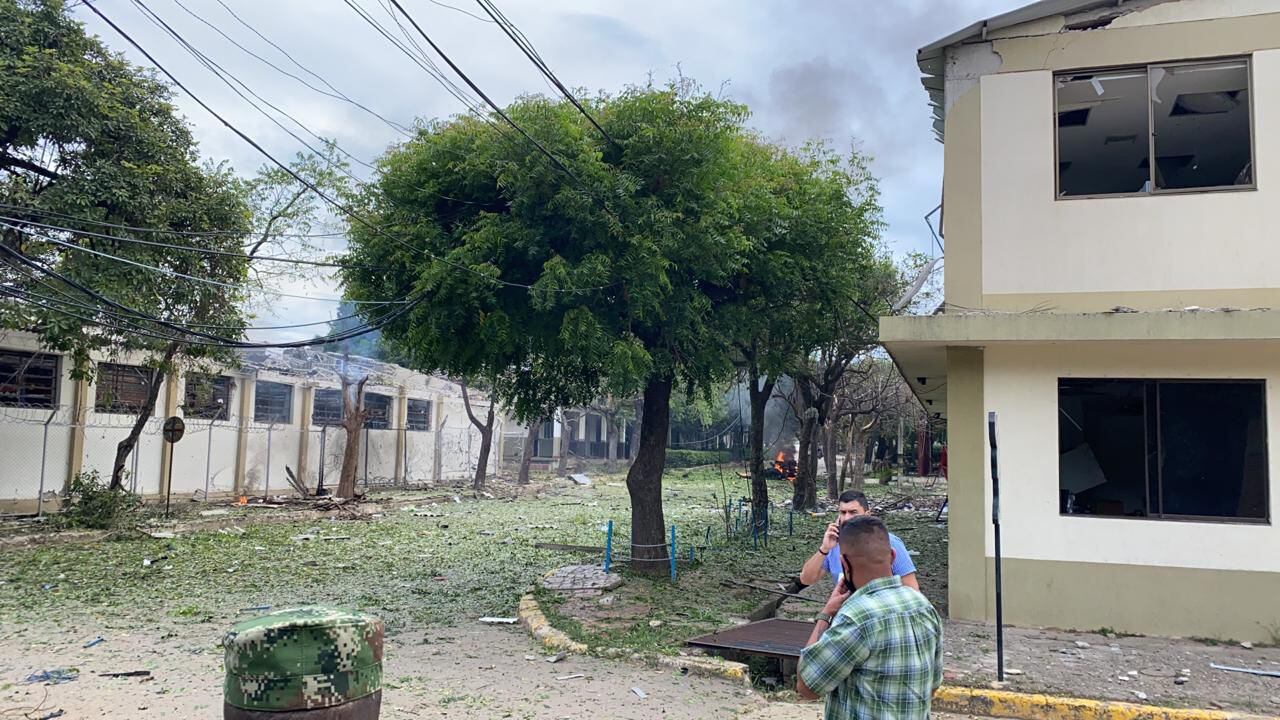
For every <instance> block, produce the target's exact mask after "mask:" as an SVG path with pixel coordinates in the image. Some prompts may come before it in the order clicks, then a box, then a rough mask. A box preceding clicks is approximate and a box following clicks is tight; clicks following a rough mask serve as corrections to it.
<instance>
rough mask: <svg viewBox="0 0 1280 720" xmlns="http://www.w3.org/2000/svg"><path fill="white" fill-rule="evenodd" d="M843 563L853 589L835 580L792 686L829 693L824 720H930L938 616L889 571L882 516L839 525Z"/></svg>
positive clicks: (938, 671)
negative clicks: (855, 588) (854, 588)
mask: <svg viewBox="0 0 1280 720" xmlns="http://www.w3.org/2000/svg"><path fill="white" fill-rule="evenodd" d="M840 556H841V557H840V562H841V563H842V565H843V567H844V577H845V578H852V581H853V586H854V587H857V588H858V590H857V592H852V591H851V589H850V587H848V586H847V585H845V583H844V582H837V583H836V588H835V590H834V591H833V592H832V593H831V598H830V599H828V600H827V604H826V606H825V607H824V608H823V611H822V613H820V614H819V615H818V617H817V622H816V624H815V625H814V629H813V634H812V635H810V636H809V643H808V645H807V646H806V647H805V649H804V652H803V653H801V655H800V669H799V673H798V677H797V680H796V690H797V691H798V692H799V693H800V694H801V695H802V696H804V697H806V698H809V699H811V700H816V699H818V698H819V697H822V696H824V695H825V696H826V699H827V706H826V712H825V714H824V715H823V717H824V718H825V719H826V720H855V719H856V720H916V719H918V720H928V717H929V703H930V702H931V700H932V699H933V691H934V690H936V689H937V688H938V686H939V685H941V684H942V620H941V619H940V618H939V617H938V613H937V611H935V610H934V609H933V606H932V605H930V604H929V601H928V600H927V599H925V597H924V595H921V594H920V593H919V592H917V591H916V590H913V589H911V588H908V587H905V586H904V585H903V584H902V582H901V581H900V580H899V579H898V578H897V577H895V576H894V574H893V570H892V568H893V549H892V548H890V547H889V531H888V530H887V529H885V526H884V523H882V522H881V521H880V520H878V519H876V518H874V517H870V516H861V517H856V518H854V519H852V520H849V521H848V522H846V523H844V525H842V526H841V527H840Z"/></svg>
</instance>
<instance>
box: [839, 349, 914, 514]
mask: <svg viewBox="0 0 1280 720" xmlns="http://www.w3.org/2000/svg"><path fill="white" fill-rule="evenodd" d="M903 390H904V388H903V387H902V378H901V376H900V375H899V374H898V372H897V370H896V369H895V368H894V367H893V364H892V363H891V362H889V361H888V360H887V359H885V358H883V357H877V356H875V355H873V354H868V355H865V356H864V357H862V358H861V359H859V361H858V362H857V363H856V364H855V365H853V366H852V367H850V369H849V371H848V372H847V374H846V381H845V382H844V383H843V384H842V385H841V387H840V389H839V391H838V393H837V400H836V407H837V411H836V413H835V416H834V418H833V420H834V421H835V422H833V423H832V425H833V429H834V428H835V426H836V425H837V424H838V423H840V422H841V421H843V422H844V423H847V426H848V427H847V429H846V432H847V436H846V444H845V468H846V470H847V473H846V475H847V477H848V478H849V479H850V482H851V483H852V486H853V489H854V490H861V489H862V488H863V487H864V485H865V482H866V469H865V462H864V459H865V457H866V454H867V442H868V440H869V439H870V437H871V434H872V432H873V430H874V429H875V428H876V427H878V426H879V424H880V422H881V420H882V419H883V418H884V417H885V416H886V415H888V414H891V413H899V412H901V410H902V408H901V407H900V406H901V404H902V403H903V402H906V403H912V404H914V401H913V400H912V399H911V393H910V392H909V391H907V392H905V393H904V392H903ZM833 471H834V463H833V464H830V465H829V466H828V489H829V492H831V493H832V494H833V495H834V494H837V493H838V491H837V488H836V487H835V483H834V482H833V480H834V478H835V473H834V472H833Z"/></svg>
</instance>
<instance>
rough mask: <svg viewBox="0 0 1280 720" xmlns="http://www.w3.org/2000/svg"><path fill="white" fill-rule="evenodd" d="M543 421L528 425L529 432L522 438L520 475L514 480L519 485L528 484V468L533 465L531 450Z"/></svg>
mask: <svg viewBox="0 0 1280 720" xmlns="http://www.w3.org/2000/svg"><path fill="white" fill-rule="evenodd" d="M545 422H546V421H545V420H538V421H535V422H530V423H529V432H527V433H525V436H524V447H523V448H522V449H521V450H520V475H519V476H518V477H517V478H516V483H517V484H520V485H528V484H529V466H530V465H533V448H534V445H535V444H536V443H537V441H538V431H539V430H541V429H542V424H543V423H545Z"/></svg>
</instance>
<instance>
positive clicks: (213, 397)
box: [182, 373, 231, 420]
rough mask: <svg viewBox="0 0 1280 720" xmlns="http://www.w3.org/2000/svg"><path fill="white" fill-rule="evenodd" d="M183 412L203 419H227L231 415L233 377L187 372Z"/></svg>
mask: <svg viewBox="0 0 1280 720" xmlns="http://www.w3.org/2000/svg"><path fill="white" fill-rule="evenodd" d="M182 414H183V415H185V416H186V417H188V418H199V419H201V420H226V419H227V418H229V417H230V416H231V378H229V377H225V376H221V375H206V374H204V373H187V381H186V391H185V392H184V393H183V400H182Z"/></svg>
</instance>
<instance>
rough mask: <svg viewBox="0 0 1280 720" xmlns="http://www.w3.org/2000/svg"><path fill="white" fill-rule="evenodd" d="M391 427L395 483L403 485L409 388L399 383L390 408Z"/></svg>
mask: <svg viewBox="0 0 1280 720" xmlns="http://www.w3.org/2000/svg"><path fill="white" fill-rule="evenodd" d="M392 412H393V413H394V414H393V415H392V418H393V420H392V422H391V427H392V428H393V429H395V431H396V472H395V483H396V485H403V484H404V481H405V477H404V450H405V443H406V442H407V441H408V438H407V437H405V433H406V432H407V431H406V430H405V426H406V425H408V424H409V388H407V387H405V386H404V385H401V386H400V388H399V391H398V392H397V393H396V399H395V406H394V407H393V408H392Z"/></svg>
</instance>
